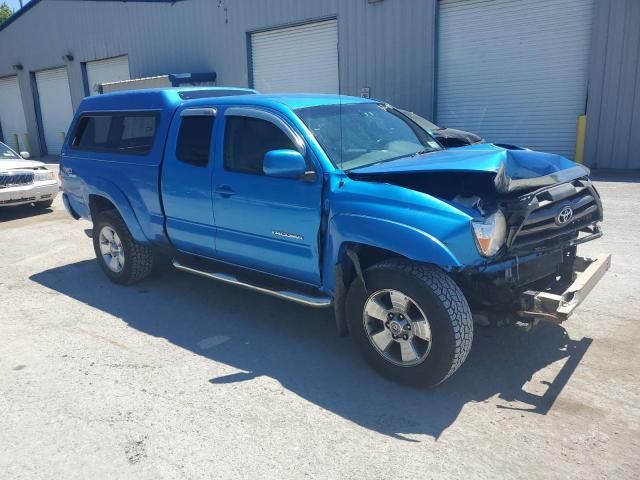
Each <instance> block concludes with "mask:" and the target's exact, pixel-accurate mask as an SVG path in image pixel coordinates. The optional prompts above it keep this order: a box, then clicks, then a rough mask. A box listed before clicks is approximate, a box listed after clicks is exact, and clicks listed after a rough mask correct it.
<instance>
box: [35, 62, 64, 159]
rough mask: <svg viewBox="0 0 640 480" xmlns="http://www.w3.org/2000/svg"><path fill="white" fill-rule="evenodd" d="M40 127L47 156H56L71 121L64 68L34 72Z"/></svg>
mask: <svg viewBox="0 0 640 480" xmlns="http://www.w3.org/2000/svg"><path fill="white" fill-rule="evenodd" d="M36 84H37V85H38V97H39V99H40V113H41V115H42V127H43V130H44V138H45V143H46V146H47V153H48V154H49V155H58V154H60V150H61V149H62V144H63V143H64V136H65V135H66V133H67V129H68V128H69V124H70V123H71V119H72V118H73V107H72V106H71V93H70V90H69V78H68V77H67V69H66V68H64V67H63V68H54V69H51V70H42V71H40V72H36Z"/></svg>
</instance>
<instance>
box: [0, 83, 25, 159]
mask: <svg viewBox="0 0 640 480" xmlns="http://www.w3.org/2000/svg"><path fill="white" fill-rule="evenodd" d="M0 128H2V136H3V137H4V142H5V143H6V144H7V145H9V146H10V147H11V148H13V149H15V150H18V151H19V150H22V151H25V150H27V145H25V144H26V135H27V122H26V120H25V117H24V109H23V108H22V97H21V96H20V87H19V86H18V77H17V76H11V77H4V78H0ZM16 135H17V136H18V142H19V145H18V144H17V143H16Z"/></svg>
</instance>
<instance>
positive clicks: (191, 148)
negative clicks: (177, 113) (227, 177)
mask: <svg viewBox="0 0 640 480" xmlns="http://www.w3.org/2000/svg"><path fill="white" fill-rule="evenodd" d="M214 118H215V117H212V116H207V117H182V122H181V123H180V130H179V131H178V141H177V144H176V158H177V159H178V160H180V161H182V162H185V163H190V164H191V165H196V166H198V167H204V166H206V165H207V164H208V163H209V149H210V147H211V133H212V132H213V121H214Z"/></svg>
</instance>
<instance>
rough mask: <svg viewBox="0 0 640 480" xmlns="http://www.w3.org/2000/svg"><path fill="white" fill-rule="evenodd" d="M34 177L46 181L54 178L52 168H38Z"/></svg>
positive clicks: (38, 180) (36, 179)
mask: <svg viewBox="0 0 640 480" xmlns="http://www.w3.org/2000/svg"><path fill="white" fill-rule="evenodd" d="M34 173H35V175H34V177H33V179H34V180H35V181H36V182H46V181H47V180H53V179H54V176H53V172H52V171H51V170H36V171H35V172H34Z"/></svg>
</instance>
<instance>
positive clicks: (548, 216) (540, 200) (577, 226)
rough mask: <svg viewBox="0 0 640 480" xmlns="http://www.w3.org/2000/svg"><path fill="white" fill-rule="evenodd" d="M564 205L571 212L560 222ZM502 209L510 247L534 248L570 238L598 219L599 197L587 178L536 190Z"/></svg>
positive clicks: (600, 206) (600, 212) (600, 207)
mask: <svg viewBox="0 0 640 480" xmlns="http://www.w3.org/2000/svg"><path fill="white" fill-rule="evenodd" d="M565 207H569V208H571V211H572V212H573V215H572V216H571V218H570V219H568V220H567V221H566V222H565V223H561V222H560V220H559V218H558V215H559V213H560V212H561V211H562V210H563V209H565ZM506 210H507V211H506V212H505V213H506V214H507V218H508V221H509V226H510V229H509V236H508V238H507V247H508V248H509V249H510V250H522V249H536V248H538V247H544V246H545V245H548V244H550V243H558V242H563V241H564V240H572V239H575V238H576V237H578V235H579V233H580V231H588V230H589V228H590V227H591V226H592V225H593V224H594V223H595V222H597V221H599V220H602V204H601V202H600V197H599V196H598V193H597V192H596V190H595V188H594V187H593V185H592V184H591V182H590V181H589V179H587V178H582V179H578V180H574V181H572V182H568V183H562V184H560V185H554V186H552V187H548V188H544V189H541V190H538V191H537V192H533V193H532V194H530V195H527V196H524V197H521V199H519V201H518V202H517V203H516V204H515V205H513V204H511V205H509V206H507V208H506Z"/></svg>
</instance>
